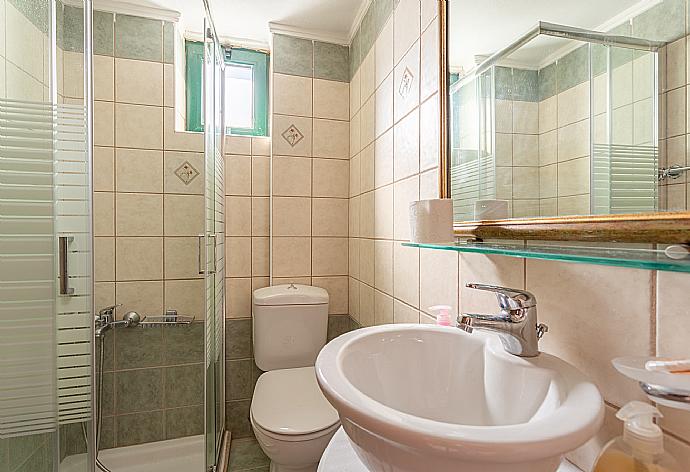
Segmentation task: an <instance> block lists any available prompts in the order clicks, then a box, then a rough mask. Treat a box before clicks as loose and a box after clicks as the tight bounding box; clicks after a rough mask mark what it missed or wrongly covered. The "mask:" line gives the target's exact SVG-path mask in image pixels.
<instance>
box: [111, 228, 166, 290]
mask: <svg viewBox="0 0 690 472" xmlns="http://www.w3.org/2000/svg"><path fill="white" fill-rule="evenodd" d="M115 253H116V256H115V257H116V261H115V267H116V270H115V272H116V273H115V276H116V278H117V280H118V281H124V280H161V279H162V278H163V238H124V237H123V238H117V245H116V251H115Z"/></svg>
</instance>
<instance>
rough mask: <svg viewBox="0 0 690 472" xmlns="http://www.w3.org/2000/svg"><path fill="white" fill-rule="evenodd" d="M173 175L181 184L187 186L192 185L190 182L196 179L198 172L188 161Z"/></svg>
mask: <svg viewBox="0 0 690 472" xmlns="http://www.w3.org/2000/svg"><path fill="white" fill-rule="evenodd" d="M175 175H176V176H177V178H178V179H180V180H181V181H182V183H184V184H185V185H189V184H191V183H192V180H194V179H196V178H197V176H198V175H199V171H198V170H196V169H195V168H194V166H193V165H191V164H190V163H189V161H184V162H183V163H182V165H181V166H180V167H178V168H177V169H176V170H175Z"/></svg>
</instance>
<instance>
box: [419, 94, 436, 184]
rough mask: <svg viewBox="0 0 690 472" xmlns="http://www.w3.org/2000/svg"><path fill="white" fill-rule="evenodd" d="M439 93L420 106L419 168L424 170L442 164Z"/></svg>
mask: <svg viewBox="0 0 690 472" xmlns="http://www.w3.org/2000/svg"><path fill="white" fill-rule="evenodd" d="M438 106H439V103H438V95H433V96H432V97H430V98H429V99H428V100H427V101H426V102H424V103H422V106H421V107H419V168H420V170H422V171H424V170H427V169H432V168H437V167H439V166H440V164H439V163H440V157H439V156H440V154H439V151H438V149H439V145H440V141H439V126H438V123H437V121H438V116H439V115H438V114H439V111H438Z"/></svg>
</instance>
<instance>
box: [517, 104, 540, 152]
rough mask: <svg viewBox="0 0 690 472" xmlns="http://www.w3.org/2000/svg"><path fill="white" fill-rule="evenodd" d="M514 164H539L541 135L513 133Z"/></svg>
mask: <svg viewBox="0 0 690 472" xmlns="http://www.w3.org/2000/svg"><path fill="white" fill-rule="evenodd" d="M516 103H517V102H516ZM516 124H517V122H516ZM513 165H514V166H538V165H539V137H538V136H537V135H536V134H514V135H513Z"/></svg>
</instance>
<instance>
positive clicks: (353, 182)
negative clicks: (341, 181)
mask: <svg viewBox="0 0 690 472" xmlns="http://www.w3.org/2000/svg"><path fill="white" fill-rule="evenodd" d="M361 168H362V166H361V165H360V155H359V154H357V155H356V156H355V157H353V158H352V159H350V196H351V197H356V196H357V195H359V194H360V193H362V189H361V182H360V177H361Z"/></svg>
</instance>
